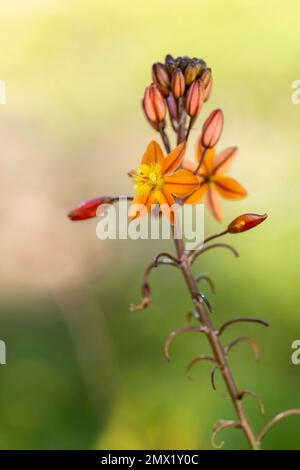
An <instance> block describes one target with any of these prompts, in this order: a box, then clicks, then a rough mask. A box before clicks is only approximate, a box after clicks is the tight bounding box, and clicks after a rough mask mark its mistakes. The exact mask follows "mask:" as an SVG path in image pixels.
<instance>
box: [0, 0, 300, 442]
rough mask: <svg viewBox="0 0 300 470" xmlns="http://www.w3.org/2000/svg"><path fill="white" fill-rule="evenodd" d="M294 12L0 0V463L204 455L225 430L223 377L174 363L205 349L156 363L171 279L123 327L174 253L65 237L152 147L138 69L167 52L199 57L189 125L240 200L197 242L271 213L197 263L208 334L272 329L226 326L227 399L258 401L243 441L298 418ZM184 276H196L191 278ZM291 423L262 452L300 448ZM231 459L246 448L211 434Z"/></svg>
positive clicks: (253, 4)
mask: <svg viewBox="0 0 300 470" xmlns="http://www.w3.org/2000/svg"><path fill="white" fill-rule="evenodd" d="M299 22H300V4H299V2H298V1H296V0H294V1H292V0H286V1H285V2H284V3H282V2H281V1H275V0H272V1H271V0H270V1H266V0H265V1H260V0H257V1H254V0H252V1H251V0H239V1H238V0H227V1H225V0H224V1H223V0H220V1H218V0H206V1H205V0H203V1H201V0H195V1H192V0H186V1H184V2H183V1H177V0H172V1H168V0H166V1H163V0H160V1H159V0H154V1H151V2H142V1H136V0H132V1H130V2H129V1H120V0H117V1H112V0H110V1H108V0H107V1H106V0H94V1H93V0H86V1H79V0H51V1H50V0H43V1H38V0H27V1H26V2H25V1H23V0H18V1H17V0H2V1H1V3H0V45H1V56H0V79H1V80H4V81H5V82H6V88H7V104H6V105H2V106H0V150H1V171H0V183H1V212H0V214H1V230H0V259H1V263H0V286H1V301H0V302H1V316H0V339H2V340H4V341H5V342H6V346H7V364H6V365H3V366H1V367H0V448H2V449H32V448H33V449H40V448H42V449H49V448H51V449H53V448H57V449H64V448H67V449H91V448H93V449H94V448H97V449H103V448H109V449H117V448H120V449H153V448H155V449H165V448H169V449H186V448H191V449H210V448H211V444H210V434H211V430H212V427H213V425H214V424H215V423H216V421H217V420H218V419H234V418H235V415H234V411H233V408H232V404H231V402H230V400H229V399H228V398H227V394H226V390H225V387H224V385H223V383H222V380H221V377H220V375H218V374H216V387H217V390H216V391H213V390H212V388H211V384H210V367H209V364H201V365H200V364H199V365H198V366H196V367H195V369H194V371H193V373H194V378H195V380H194V381H189V380H188V378H187V375H186V373H185V367H186V364H187V363H188V361H189V360H191V359H192V358H193V357H194V356H195V355H197V354H200V353H209V347H208V345H207V343H206V342H205V338H203V337H202V336H199V337H198V336H197V335H194V336H193V335H186V336H182V337H180V338H178V339H177V340H176V342H174V344H173V345H172V347H171V357H172V360H171V362H170V363H166V362H165V360H164V359H163V356H162V344H163V341H164V339H165V337H166V336H167V335H168V334H169V333H170V332H171V331H172V330H174V329H176V328H179V327H182V326H184V325H185V324H186V313H187V312H188V311H189V310H190V309H191V301H190V299H189V296H188V293H187V290H186V287H185V285H184V283H183V280H182V278H181V276H180V273H179V272H176V270H172V269H168V267H161V268H160V269H158V270H157V271H155V272H154V273H153V276H152V278H151V287H152V291H153V303H152V305H151V306H150V307H149V309H148V310H146V311H144V312H136V313H130V312H129V310H128V306H129V305H130V303H132V302H135V301H138V300H139V298H140V288H141V283H142V275H143V271H144V268H145V266H146V265H147V263H149V262H150V261H151V260H152V258H153V255H154V254H155V253H156V252H157V251H158V250H159V249H160V247H163V249H164V250H168V251H170V252H173V246H172V243H171V242H164V243H162V244H160V243H159V242H155V243H154V242H151V241H137V242H134V241H126V240H122V241H103V242H101V241H100V240H98V239H97V237H96V223H97V221H96V220H95V219H94V220H92V221H88V222H86V223H71V222H70V221H69V220H68V219H67V217H66V214H67V212H68V210H69V208H70V207H71V206H72V205H73V204H74V203H77V202H79V201H81V200H83V199H88V198H90V197H93V196H98V195H111V194H113V195H117V194H132V191H133V188H132V184H131V183H130V181H129V180H128V178H127V172H128V170H131V169H132V168H134V167H136V165H137V164H138V162H139V161H140V157H141V155H142V153H143V151H144V148H145V147H146V145H147V143H148V142H149V141H150V140H151V139H153V138H156V139H158V136H157V135H156V134H155V132H154V131H153V129H151V128H150V127H149V126H148V124H147V122H146V120H145V118H144V117H143V114H142V111H141V106H140V102H141V98H142V95H143V92H144V88H145V86H146V85H148V84H149V82H150V79H151V75H150V67H151V64H152V63H153V62H155V61H162V60H163V59H164V56H165V54H166V53H172V54H174V55H175V56H177V55H190V56H199V57H202V58H204V59H205V60H206V61H207V63H208V64H209V66H211V67H212V69H213V74H214V89H213V94H212V96H211V98H210V100H209V102H208V103H207V104H206V105H205V106H204V107H203V110H202V112H201V116H200V118H199V120H198V123H197V125H195V127H194V129H193V131H192V134H191V141H190V144H189V148H188V157H189V158H190V159H193V158H194V146H195V141H196V138H197V136H198V134H199V132H200V129H201V124H202V123H203V120H204V119H205V118H206V117H207V116H208V114H209V112H210V111H211V110H212V109H214V108H216V107H221V108H222V109H223V111H224V114H225V126H224V133H223V137H222V139H221V142H220V147H222V146H223V147H225V146H226V145H237V146H238V147H239V154H238V158H237V159H236V161H235V162H234V165H233V168H232V170H231V174H232V176H234V177H237V178H238V179H239V181H241V182H242V183H243V185H245V186H246V187H247V188H248V190H249V197H248V198H247V199H245V200H243V201H233V202H225V214H226V215H225V220H224V222H223V224H219V223H216V222H214V221H212V218H211V216H210V214H208V213H207V214H206V221H205V222H206V224H205V231H206V234H211V233H214V232H215V231H219V230H221V229H222V228H223V227H224V226H226V224H227V223H228V222H230V221H231V220H232V219H233V218H234V217H235V216H237V215H239V214H241V213H243V212H258V213H264V212H268V214H269V218H268V220H267V222H265V223H264V224H263V225H261V226H260V227H258V228H257V229H255V230H253V231H251V232H248V233H245V234H242V235H236V236H232V237H231V239H229V237H228V238H227V240H226V241H232V242H233V244H234V245H235V246H236V247H237V248H238V249H239V251H240V254H241V256H240V258H238V259H235V258H234V257H232V256H231V254H230V253H229V252H226V251H224V252H223V251H222V250H220V251H214V252H213V251H212V252H209V253H207V254H206V255H204V256H203V258H201V261H200V259H198V261H197V269H198V270H199V272H205V273H207V274H209V275H211V276H212V277H213V278H214V280H215V282H216V284H217V287H218V289H217V295H215V296H214V295H213V294H212V293H211V292H210V291H209V289H208V287H207V286H206V285H205V283H203V285H202V287H203V292H204V293H205V294H206V295H207V296H208V297H209V299H210V300H211V302H212V303H213V306H214V313H213V318H214V321H215V322H216V324H217V325H220V324H221V323H222V322H224V321H226V320H227V319H229V318H231V317H234V316H243V315H244V316H253V317H261V318H263V319H265V320H267V321H268V322H269V323H270V328H268V329H265V328H263V327H262V326H253V325H247V324H240V325H235V326H232V328H231V329H228V331H227V332H226V334H224V342H225V343H226V342H227V341H230V340H231V339H233V338H234V337H236V336H252V337H254V338H255V339H256V340H257V341H258V342H259V344H260V346H261V361H260V362H259V363H255V361H254V358H253V354H252V352H251V349H250V348H249V347H248V345H247V344H245V345H243V344H240V345H238V346H236V348H235V349H234V350H232V355H231V356H230V364H231V365H232V368H233V372H234V376H235V377H236V380H237V382H238V385H239V387H240V388H241V389H247V390H252V391H254V392H256V393H257V394H259V395H260V396H262V397H263V399H264V401H265V405H266V412H267V415H266V417H265V418H262V417H261V416H260V414H259V408H258V405H257V403H256V402H255V400H254V399H252V398H251V397H245V404H246V406H247V409H248V411H249V414H250V415H251V419H252V421H253V423H254V425H255V428H256V429H257V430H259V429H260V428H261V427H262V426H263V424H264V422H265V420H266V419H270V418H271V417H272V416H273V415H274V414H276V413H278V412H279V411H282V410H285V409H288V408H296V407H300V394H299V389H300V365H299V366H295V365H292V363H291V353H292V349H291V343H292V341H294V340H295V339H300V310H299V305H300V290H299V263H300V248H299V240H300V238H299V233H300V215H299V207H300V187H299V171H300V154H299V144H300V137H299V125H300V105H299V106H297V105H293V104H292V102H291V94H292V91H293V90H292V82H293V81H294V80H297V79H298V80H299V79H300V63H299V57H300V33H299ZM197 269H196V272H197ZM299 429H300V419H299V417H297V416H292V417H289V418H288V419H286V420H285V421H282V422H281V423H278V424H277V425H276V426H275V427H274V428H273V429H272V430H271V431H270V433H269V434H268V435H267V437H266V438H265V440H264V448H266V449H300V433H299V432H298V431H299ZM223 437H224V439H225V441H226V443H225V447H226V448H227V449H244V448H246V443H245V439H244V437H243V435H242V433H240V432H239V431H238V430H235V429H233V430H227V431H225V432H224V435H223V436H220V439H221V438H223Z"/></svg>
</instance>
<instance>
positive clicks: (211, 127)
mask: <svg viewBox="0 0 300 470" xmlns="http://www.w3.org/2000/svg"><path fill="white" fill-rule="evenodd" d="M223 123H224V117H223V112H222V110H221V109H216V110H215V111H213V112H212V113H211V114H210V116H209V117H208V118H207V119H206V121H205V123H204V124H203V127H202V137H201V143H202V145H203V147H205V148H212V147H214V146H215V145H216V144H217V143H218V141H219V139H220V137H221V134H222V129H223Z"/></svg>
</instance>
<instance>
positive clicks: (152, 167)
mask: <svg viewBox="0 0 300 470" xmlns="http://www.w3.org/2000/svg"><path fill="white" fill-rule="evenodd" d="M185 148H186V144H185V142H183V143H181V144H180V145H178V146H177V147H176V148H175V149H174V150H172V151H171V152H170V153H169V154H168V155H167V156H166V157H164V154H163V151H162V149H161V147H160V145H159V144H158V143H157V142H155V141H152V142H150V144H149V145H148V147H147V149H146V152H145V153H144V155H143V158H142V163H141V165H140V166H139V167H138V169H137V170H134V171H131V172H130V173H129V176H130V177H132V178H133V181H134V184H135V185H134V188H135V190H136V192H137V194H136V196H135V198H134V200H133V205H132V206H131V207H132V210H131V217H132V218H136V217H138V216H140V215H141V210H139V208H138V207H137V206H134V205H135V204H142V205H143V206H145V208H146V211H147V212H151V209H152V207H153V205H154V204H157V203H158V204H159V205H160V206H161V209H162V212H164V213H166V211H165V208H166V206H168V207H171V206H172V205H173V204H175V199H174V196H176V197H179V198H185V197H187V196H188V195H189V194H191V193H192V192H193V191H195V190H196V189H197V188H198V187H199V179H198V177H197V176H195V175H194V174H193V173H192V172H191V171H189V170H188V169H179V170H177V169H178V168H179V166H180V165H181V163H182V161H183V157H184V152H185ZM176 170H177V171H176ZM168 213H169V214H170V220H171V222H173V213H172V212H170V211H168Z"/></svg>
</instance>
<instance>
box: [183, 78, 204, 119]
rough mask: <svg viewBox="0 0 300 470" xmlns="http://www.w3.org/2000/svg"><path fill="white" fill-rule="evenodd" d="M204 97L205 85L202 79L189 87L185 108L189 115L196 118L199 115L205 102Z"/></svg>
mask: <svg viewBox="0 0 300 470" xmlns="http://www.w3.org/2000/svg"><path fill="white" fill-rule="evenodd" d="M203 99H204V89H203V85H202V83H201V81H200V80H196V81H195V82H193V83H192V84H191V86H190V88H189V89H188V92H187V95H186V100H185V110H186V112H187V114H188V115H189V116H191V117H192V118H195V117H196V116H197V115H198V113H199V111H200V109H201V107H202V104H203Z"/></svg>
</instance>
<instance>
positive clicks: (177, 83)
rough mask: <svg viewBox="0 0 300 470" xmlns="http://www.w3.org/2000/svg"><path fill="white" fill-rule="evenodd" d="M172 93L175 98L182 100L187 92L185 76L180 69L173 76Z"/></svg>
mask: <svg viewBox="0 0 300 470" xmlns="http://www.w3.org/2000/svg"><path fill="white" fill-rule="evenodd" d="M171 88H172V93H173V95H174V96H175V98H180V96H183V95H184V92H185V81H184V75H183V73H182V71H181V70H180V69H176V70H175V71H174V72H173V74H172V84H171Z"/></svg>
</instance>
